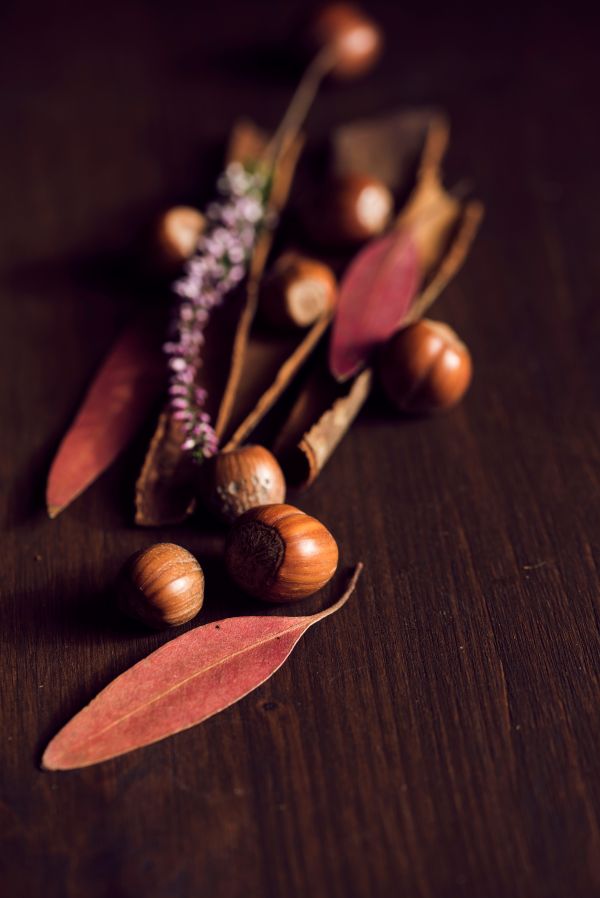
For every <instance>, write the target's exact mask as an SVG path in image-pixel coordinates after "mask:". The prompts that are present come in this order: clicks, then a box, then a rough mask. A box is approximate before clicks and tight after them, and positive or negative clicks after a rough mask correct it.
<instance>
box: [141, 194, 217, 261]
mask: <svg viewBox="0 0 600 898" xmlns="http://www.w3.org/2000/svg"><path fill="white" fill-rule="evenodd" d="M205 227H206V219H205V218H204V215H202V213H201V212H199V211H198V210H197V209H194V208H193V207H192V206H173V208H172V209H168V210H167V211H166V212H163V214H162V215H160V216H159V218H158V219H157V221H156V225H155V230H154V247H155V252H156V256H157V261H158V263H159V265H160V266H161V267H162V268H164V269H166V270H170V271H174V270H176V269H177V268H180V267H181V266H182V265H183V263H184V262H186V261H187V260H188V259H189V258H190V256H192V255H193V254H194V252H195V250H196V248H197V246H198V241H199V240H200V237H201V235H202V233H203V232H204V228H205Z"/></svg>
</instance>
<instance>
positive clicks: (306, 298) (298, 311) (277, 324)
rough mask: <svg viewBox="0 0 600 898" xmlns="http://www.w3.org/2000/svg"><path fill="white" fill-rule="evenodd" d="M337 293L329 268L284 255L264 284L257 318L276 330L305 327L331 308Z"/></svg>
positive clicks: (303, 257) (315, 262) (293, 255)
mask: <svg viewBox="0 0 600 898" xmlns="http://www.w3.org/2000/svg"><path fill="white" fill-rule="evenodd" d="M336 291H337V282H336V278H335V275H334V273H333V271H332V270H331V268H329V266H328V265H324V264H323V263H322V262H317V261H316V260H315V259H309V258H307V257H306V256H302V255H300V254H299V253H296V252H287V253H284V254H283V255H282V256H280V257H279V258H278V259H277V261H276V262H275V265H274V266H273V268H272V269H271V271H270V272H269V274H268V275H267V277H266V278H265V279H264V281H263V284H262V287H261V292H260V304H259V312H260V316H261V318H262V320H263V321H265V322H266V323H267V324H268V325H269V326H271V327H274V328H277V329H279V330H289V329H291V328H295V327H308V326H309V325H311V324H313V323H314V322H315V321H316V320H317V319H318V318H320V317H321V316H322V315H323V314H324V313H325V312H327V311H328V310H329V309H332V308H333V306H334V304H335V298H336Z"/></svg>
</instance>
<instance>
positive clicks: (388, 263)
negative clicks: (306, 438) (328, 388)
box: [329, 229, 422, 381]
mask: <svg viewBox="0 0 600 898" xmlns="http://www.w3.org/2000/svg"><path fill="white" fill-rule="evenodd" d="M421 279H422V271H421V265H420V262H419V256H418V251H417V246H416V244H415V241H414V240H413V239H412V236H411V234H410V232H409V231H408V230H406V229H403V230H400V231H398V230H395V231H392V232H391V234H386V235H385V236H384V237H379V238H378V239H377V240H372V241H371V242H370V243H368V244H367V246H365V247H364V249H362V250H361V251H360V252H359V254H358V255H357V256H356V258H355V259H354V261H353V262H352V264H351V265H350V267H349V269H348V271H347V272H346V274H345V275H344V278H343V279H342V283H341V285H340V292H339V297H338V305H337V311H336V315H335V318H334V321H333V331H332V335H331V343H330V346H329V369H330V371H331V373H332V374H333V376H334V377H335V378H336V379H337V380H339V381H344V380H347V379H348V378H350V377H352V375H353V374H356V372H357V371H359V370H360V368H362V367H363V365H364V364H365V363H366V362H367V360H368V358H369V356H370V355H371V353H372V352H373V350H374V349H375V348H376V347H377V346H378V345H379V344H380V343H382V342H384V341H385V340H387V339H388V338H389V337H390V336H391V335H392V334H393V333H394V331H395V330H397V328H398V327H399V326H400V324H402V321H403V319H404V318H405V316H406V313H407V312H408V310H409V309H410V304H411V302H412V300H413V298H414V297H415V296H416V294H417V291H418V289H419V287H420V284H421Z"/></svg>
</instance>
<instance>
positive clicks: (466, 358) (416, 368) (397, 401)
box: [378, 318, 472, 414]
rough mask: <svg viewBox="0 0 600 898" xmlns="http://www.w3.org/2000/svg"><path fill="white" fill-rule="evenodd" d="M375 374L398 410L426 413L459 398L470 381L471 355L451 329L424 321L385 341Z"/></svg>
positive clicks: (445, 407) (452, 403)
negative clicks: (377, 374) (377, 372)
mask: <svg viewBox="0 0 600 898" xmlns="http://www.w3.org/2000/svg"><path fill="white" fill-rule="evenodd" d="M378 371H379V379H380V381H381V385H382V387H383V390H384V392H385V394H386V395H387V397H388V399H389V400H390V402H392V404H393V405H395V406H396V408H397V409H398V410H399V411H402V412H408V413H410V414H427V413H431V412H437V411H444V410H445V409H448V408H451V406H453V405H456V403H457V402H459V400H460V399H462V397H463V396H464V394H465V393H466V391H467V388H468V386H469V384H470V382H471V374H472V364H471V355H470V353H469V350H468V349H467V347H466V346H465V344H464V343H463V342H462V341H461V340H460V339H459V337H458V335H457V334H456V333H455V332H454V331H453V330H452V328H451V327H448V325H447V324H442V323H441V322H440V321H430V320H429V319H426V318H425V319H423V320H422V321H418V322H416V323H415V324H411V325H409V326H408V327H405V328H403V329H402V330H400V331H398V332H397V333H396V334H394V336H393V337H391V338H390V339H389V340H388V342H387V343H386V344H385V346H384V347H383V349H382V350H381V352H380V355H379V359H378Z"/></svg>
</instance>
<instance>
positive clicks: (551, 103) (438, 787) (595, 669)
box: [0, 0, 600, 898]
mask: <svg viewBox="0 0 600 898" xmlns="http://www.w3.org/2000/svg"><path fill="white" fill-rule="evenodd" d="M488 6H489V4H483V3H482V4H480V6H479V8H478V9H476V10H472V9H471V10H468V11H467V10H466V9H461V8H460V7H456V6H455V5H453V4H438V5H436V4H435V3H434V4H433V5H432V4H419V5H418V8H415V5H414V4H413V5H409V4H401V3H389V4H385V3H372V4H370V9H371V10H372V12H373V14H374V15H375V16H376V17H377V18H378V20H379V21H380V22H381V24H382V26H383V28H384V30H385V33H386V36H387V41H388V48H387V54H386V56H385V59H384V60H383V61H382V63H381V65H380V66H379V67H378V68H377V70H376V71H374V72H373V73H372V74H371V75H370V76H369V77H367V78H365V79H364V80H361V81H357V82H355V83H353V84H350V85H346V86H340V87H339V88H334V87H329V88H327V89H326V90H325V91H324V92H323V94H322V96H321V97H320V99H319V101H318V103H317V105H316V107H315V109H314V113H313V115H312V116H311V119H310V122H309V133H310V136H311V138H315V139H318V138H319V136H323V135H324V134H326V132H327V131H328V130H329V129H330V128H331V127H332V125H334V124H335V123H337V122H341V121H346V120H348V119H350V118H352V117H355V116H361V115H366V114H372V113H375V112H378V111H389V110H391V109H392V108H394V107H396V106H399V105H405V104H407V105H410V104H432V103H433V104H438V105H440V106H442V107H444V108H445V109H446V110H447V111H448V113H449V114H450V117H451V120H452V125H453V140H452V144H451V148H450V152H449V156H448V162H447V174H448V181H449V183H454V182H455V181H457V180H458V179H460V178H462V177H464V176H465V175H466V176H469V177H470V178H471V179H472V184H473V185H474V188H475V190H476V193H477V194H478V195H479V196H481V197H482V198H483V200H484V201H485V203H486V207H487V217H486V221H485V224H484V227H483V230H482V232H481V234H480V236H479V238H478V240H477V242H476V244H475V247H474V251H473V253H472V256H471V258H470V259H469V261H468V263H467V265H466V267H465V269H464V270H463V271H462V272H461V274H460V275H459V277H458V279H457V280H456V281H455V282H454V283H453V284H452V285H451V287H450V288H449V289H448V290H447V292H446V294H445V295H444V296H443V298H442V299H441V301H440V302H439V305H438V306H437V308H436V314H438V315H439V316H440V317H441V318H443V319H444V320H446V321H448V322H449V323H450V324H452V325H453V326H454V327H456V328H457V330H458V331H459V333H460V334H461V335H462V336H463V337H464V339H465V340H466V341H467V343H468V344H469V345H470V346H471V348H472V351H473V356H474V362H475V372H476V376H475V380H474V383H473V387H472V389H471V391H470V393H469V395H468V397H467V399H466V401H465V402H464V403H463V404H462V405H461V406H460V407H459V408H458V409H457V410H456V411H455V412H453V413H452V414H451V415H449V416H447V417H444V418H440V419H436V420H425V421H418V422H411V423H400V422H398V421H394V420H392V419H391V418H389V417H388V416H386V415H385V414H384V413H383V412H381V411H380V410H378V409H376V408H375V409H371V410H370V411H367V412H366V413H365V414H364V415H363V416H362V417H361V419H360V421H359V422H358V423H357V425H356V426H355V428H354V429H353V430H352V433H351V434H350V435H349V436H348V438H347V439H346V440H345V442H344V443H343V444H342V446H341V447H340V449H339V451H338V452H337V454H336V456H335V458H334V460H333V461H332V463H331V464H330V465H329V467H328V468H327V469H326V471H325V473H324V474H323V476H322V477H321V479H320V480H319V481H318V483H317V484H316V486H315V487H314V488H313V489H312V491H311V492H310V493H309V494H308V495H306V497H305V498H303V499H302V507H303V508H304V509H305V510H306V511H308V512H310V513H313V514H315V515H317V516H318V517H319V518H320V519H322V520H323V521H324V522H325V523H327V524H328V525H329V526H330V527H331V529H332V530H333V531H334V533H335V535H336V537H337V538H338V540H339V543H340V547H341V552H342V559H343V563H344V565H349V564H351V563H354V562H355V561H356V560H358V559H363V560H364V562H365V564H366V573H365V575H364V578H363V580H362V582H361V584H360V586H359V589H358V591H357V594H356V596H355V597H354V598H353V599H352V601H351V602H350V603H349V604H348V605H347V606H346V608H345V609H344V611H343V612H341V613H340V614H339V615H337V616H336V617H334V618H331V619H330V620H328V621H326V622H324V623H322V624H321V625H319V626H318V627H317V628H315V629H314V630H312V631H310V633H308V634H307V636H306V637H305V639H304V640H303V641H302V643H301V644H300V645H299V646H298V648H297V650H296V651H295V653H294V655H293V656H292V658H291V659H290V661H289V662H288V664H287V665H286V666H285V667H284V668H283V669H282V670H281V671H280V672H279V673H278V674H277V675H276V676H275V677H274V678H273V679H272V680H271V681H270V682H268V683H267V684H266V685H265V686H263V687H262V688H260V689H259V690H258V691H257V692H255V693H253V694H252V695H250V696H249V697H248V698H246V699H245V700H243V701H242V702H241V703H239V704H238V705H236V706H234V707H233V708H231V709H230V710H228V711H226V712H224V713H223V714H221V715H219V716H218V717H216V718H214V719H212V720H210V721H208V722H207V723H205V724H203V725H202V726H200V727H197V728H195V729H193V730H190V731H188V732H186V733H183V734H181V735H179V736H177V737H175V738H173V739H170V740H167V741H165V742H162V743H160V744H158V745H156V746H153V747H150V748H148V749H145V750H142V751H139V752H137V753H134V754H131V755H129V756H126V757H123V758H121V759H118V760H116V761H113V762H108V763H106V764H103V765H100V766H98V767H95V768H90V769H88V770H84V771H81V772H73V773H69V774H62V775H61V774H48V773H42V772H40V770H39V768H38V765H39V758H40V755H41V751H42V749H43V747H44V746H45V744H46V743H47V741H48V739H49V738H50V737H51V736H52V735H53V734H54V733H55V732H56V731H57V729H58V728H59V727H60V726H61V725H62V724H63V723H65V722H66V720H67V719H68V718H69V717H70V716H71V715H72V714H73V713H74V712H75V711H77V710H78V709H79V708H80V707H81V706H82V705H83V704H84V703H85V702H86V701H88V700H89V699H90V698H91V697H92V696H93V695H94V694H95V692H96V691H97V690H98V689H100V688H101V687H102V686H103V685H105V684H106V683H107V682H108V680H109V679H110V678H111V677H113V676H114V675H116V674H117V673H119V672H121V671H122V670H124V669H125V668H126V667H127V666H129V665H130V664H132V663H133V662H135V661H137V660H139V659H140V658H141V657H143V656H144V655H145V654H146V653H147V652H148V651H150V650H151V649H153V648H154V647H156V646H158V645H159V644H161V643H162V642H163V641H164V640H165V637H164V636H153V635H150V636H147V635H145V634H142V633H140V632H139V631H135V630H134V629H127V628H126V627H124V626H123V625H121V624H120V623H119V621H118V619H117V618H116V617H115V616H114V615H113V612H112V610H111V609H112V605H111V583H112V580H113V578H114V575H115V573H116V571H117V570H118V568H119V566H120V565H121V564H122V562H123V561H124V559H125V558H126V557H127V556H128V555H129V553H130V552H132V551H133V550H135V549H138V548H140V547H141V546H143V545H147V544H149V543H151V542H153V541H155V540H156V539H169V538H170V539H175V540H176V541H179V542H181V543H182V544H184V545H186V546H188V547H189V548H190V549H192V550H193V551H195V552H197V553H198V555H199V556H200V557H201V559H202V561H203V562H206V565H207V577H208V578H209V588H208V590H207V601H206V613H210V614H211V615H213V616H215V615H219V614H222V615H227V614H228V613H231V610H232V608H233V609H234V610H236V611H237V610H239V608H240V607H241V606H240V602H239V597H237V598H235V597H231V596H229V595H228V591H227V587H226V586H225V581H224V580H223V578H222V577H220V576H219V574H218V569H219V561H218V553H219V549H220V541H221V535H219V534H218V533H215V534H214V535H210V534H207V533H202V532H200V531H197V530H196V529H194V528H193V527H188V528H186V529H183V530H172V531H170V530H160V531H158V532H147V531H141V530H136V529H134V528H133V526H132V524H131V496H132V483H133V477H134V474H135V471H136V469H137V466H138V465H139V462H140V460H141V458H142V455H143V449H144V438H143V436H142V437H141V438H140V439H139V440H138V441H137V442H136V444H135V445H134V446H133V447H132V448H131V450H129V451H128V452H127V453H126V454H125V455H124V456H123V458H122V459H121V460H120V461H119V463H118V464H116V465H115V466H114V468H112V469H111V471H110V472H109V473H107V474H106V475H105V476H104V477H103V478H102V479H101V480H100V481H99V482H98V483H97V484H96V485H95V486H94V487H93V488H92V489H90V490H89V491H88V492H87V493H86V494H85V495H84V496H83V497H82V498H81V499H80V500H79V501H78V502H77V503H76V504H74V505H73V507H71V508H70V509H69V510H68V511H66V512H65V513H64V514H63V515H62V516H61V517H59V518H58V519H57V520H56V521H54V522H51V521H49V520H48V519H47V518H46V517H45V514H44V511H43V501H42V499H43V484H44V478H45V474H46V472H47V469H48V465H49V463H50V460H51V458H52V454H53V451H54V450H55V449H56V446H57V444H58V441H59V439H60V437H61V436H62V434H63V433H64V431H65V428H66V426H67V425H68V423H69V421H70V419H71V418H72V416H73V414H74V412H75V410H76V408H77V404H78V402H79V400H80V399H81V397H82V395H83V392H84V390H85V387H86V385H87V384H88V383H89V380H90V377H91V376H92V374H93V372H94V370H95V368H96V366H97V364H98V362H99V360H100V359H101V358H102V356H103V354H104V353H105V352H106V350H107V348H108V347H109V346H110V344H111V340H112V339H113V337H114V336H115V335H116V333H117V332H118V328H119V326H120V324H121V323H122V322H123V321H124V320H126V319H127V317H128V316H129V315H130V314H131V310H132V308H133V307H134V305H135V303H136V302H137V303H140V302H141V303H143V302H144V296H143V295H139V294H140V291H139V289H137V288H135V289H134V282H133V281H132V280H131V279H129V278H128V276H127V274H126V268H125V269H124V267H123V265H122V264H121V262H120V261H119V254H121V253H123V251H124V250H125V249H126V247H127V246H128V245H129V243H130V242H131V241H132V239H133V237H134V235H136V234H137V233H138V232H139V230H140V228H141V227H142V226H143V225H144V224H145V223H147V221H148V220H149V219H150V217H151V216H152V215H153V214H154V213H155V212H157V210H159V209H160V208H162V207H163V206H164V205H165V204H169V203H171V202H175V201H185V202H195V201H202V200H203V199H204V198H205V197H206V196H207V195H208V189H209V185H210V184H211V182H212V181H213V179H214V177H215V175H216V173H217V171H218V166H219V160H220V155H221V153H222V147H223V142H224V140H225V137H226V135H227V132H228V130H229V128H230V126H231V124H232V122H233V121H234V118H235V117H236V116H237V115H238V114H240V113H243V114H247V115H250V116H252V117H253V118H254V119H255V120H256V121H258V122H259V123H260V124H262V125H264V126H267V127H272V126H274V125H275V123H276V122H277V120H278V118H279V116H280V115H281V113H282V111H283V109H284V106H285V103H286V100H287V98H288V96H289V93H290V90H291V87H292V83H293V79H292V78H291V77H290V73H289V71H288V69H287V68H286V67H283V68H282V67H279V68H278V67H277V64H276V60H275V62H274V61H273V48H274V47H276V46H277V45H279V47H280V50H279V56H281V47H282V46H285V44H284V41H285V40H286V36H287V34H288V32H289V30H290V28H291V27H292V25H293V23H294V22H295V20H296V17H297V14H298V13H299V12H300V11H301V10H302V9H304V5H303V4H302V3H299V2H298V3H293V4H288V5H284V4H275V3H268V2H252V3H250V2H248V3H241V2H230V0H223V2H219V3H214V4H202V3H194V4H192V3H190V4H184V3H180V2H177V0H174V2H170V3H158V2H155V3H141V2H139V3H135V2H117V0H105V2H103V3H70V4H61V3H52V4H42V3H28V4H26V3H8V4H7V3H4V4H3V6H2V13H1V14H0V35H1V38H0V40H1V52H0V103H1V121H2V136H1V140H0V163H1V164H0V202H1V206H0V208H1V219H2V227H1V248H0V252H1V264H2V272H1V281H0V290H1V294H0V296H1V315H2V319H1V324H0V340H1V347H0V364H1V366H2V374H1V377H2V381H1V382H2V391H1V396H0V402H1V403H2V407H1V419H0V420H1V422H2V429H1V446H0V480H1V486H0V488H1V491H2V532H1V534H0V539H1V567H0V592H1V600H0V616H1V620H0V634H1V640H2V651H1V656H0V657H1V664H2V675H1V680H0V692H1V699H2V722H1V739H0V744H1V746H2V748H1V752H2V754H1V761H0V769H1V780H2V792H1V801H0V832H1V834H2V850H1V857H2V860H1V864H2V876H1V879H0V882H1V883H2V885H1V889H0V890H1V891H2V892H3V894H6V895H7V896H8V895H10V896H11V898H20V896H28V898H31V896H36V898H37V896H42V895H43V896H48V898H51V896H52V898H54V896H56V898H80V896H86V898H96V896H108V895H110V896H113V898H134V896H139V895H145V896H151V898H167V896H169V898H170V896H173V898H196V896H204V895H207V896H208V895H211V896H215V898H237V896H240V898H241V896H244V898H250V896H253V898H254V896H256V898H267V896H269V898H271V896H273V898H283V896H286V898H287V896H290V898H291V896H299V898H305V896H311V898H333V896H336V898H349V896H360V898H386V896H391V895H404V896H419V898H455V896H463V895H464V896H480V898H495V896H499V898H500V896H502V898H517V896H523V898H538V896H540V898H541V896H544V898H546V896H548V898H550V896H552V898H555V896H556V898H583V896H593V895H599V894H600V829H599V813H598V812H599V807H600V782H599V779H598V768H599V761H598V742H599V737H600V732H599V729H600V728H599V726H598V675H599V664H598V657H599V650H600V641H599V638H598V614H599V605H598V596H599V592H598V560H599V559H598V533H599V528H598V525H599V521H598V489H597V488H598V481H599V466H598V461H599V449H598V446H599V436H600V434H599V430H600V428H599V426H598V416H597V411H598V386H599V381H598V368H597V364H596V365H595V363H597V361H598V345H599V342H598V338H599V330H600V329H599V326H598V325H599V315H598V290H599V286H600V253H599V252H598V243H599V240H600V225H599V220H600V219H599V216H598V203H599V200H600V163H599V160H600V128H599V126H598V86H599V83H600V79H599V77H598V76H599V74H600V73H599V71H598V69H599V66H598V36H599V27H598V26H599V21H598V17H597V15H593V14H592V13H585V14H584V13H580V12H578V11H577V9H576V8H575V7H573V6H567V5H565V7H564V8H563V9H561V8H559V7H555V6H548V5H547V4H544V5H542V4H540V5H538V6H536V5H529V6H526V7H521V8H518V9H517V8H515V9H512V8H510V7H506V6H504V5H500V6H498V7H497V8H494V9H493V10H490V9H489V8H488ZM275 56H277V54H275ZM124 271H125V274H124ZM132 294H135V295H132ZM146 436H147V434H146ZM212 571H214V572H215V573H214V579H213V581H212V582H213V583H215V584H218V588H217V589H215V587H214V586H213V589H212V590H211V588H210V583H211V579H210V578H211V572H212ZM340 585H341V579H340V580H339V581H337V583H336V584H335V585H334V587H333V588H332V589H331V590H328V591H327V592H326V594H325V595H324V596H321V597H320V598H319V599H318V600H314V601H313V602H312V605H311V603H308V605H307V606H306V608H311V607H317V606H319V605H322V604H324V603H325V602H326V601H328V600H329V599H330V597H331V596H332V595H333V593H334V592H335V591H337V590H338V589H339V587H340ZM215 592H216V593H217V594H215ZM203 614H204V612H203ZM200 620H202V617H201V618H200Z"/></svg>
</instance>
